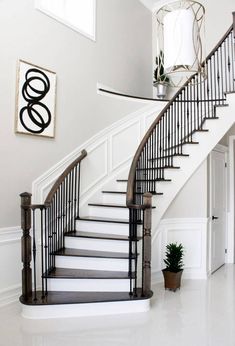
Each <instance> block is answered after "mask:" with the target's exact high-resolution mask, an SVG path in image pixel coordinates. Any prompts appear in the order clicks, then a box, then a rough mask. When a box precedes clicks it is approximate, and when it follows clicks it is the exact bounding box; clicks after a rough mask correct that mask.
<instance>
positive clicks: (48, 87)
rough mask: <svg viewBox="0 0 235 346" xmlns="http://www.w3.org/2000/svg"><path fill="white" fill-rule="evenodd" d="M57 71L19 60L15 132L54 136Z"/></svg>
mask: <svg viewBox="0 0 235 346" xmlns="http://www.w3.org/2000/svg"><path fill="white" fill-rule="evenodd" d="M55 102H56V73H55V72H53V71H50V70H48V69H45V68H43V67H40V66H37V65H34V64H31V63H29V62H27V61H24V60H19V61H18V68H17V81H16V114H15V132H16V133H20V134H25V135H33V136H41V137H48V138H54V137H55V110H56V106H55Z"/></svg>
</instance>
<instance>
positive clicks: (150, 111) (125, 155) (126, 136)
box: [32, 102, 166, 207]
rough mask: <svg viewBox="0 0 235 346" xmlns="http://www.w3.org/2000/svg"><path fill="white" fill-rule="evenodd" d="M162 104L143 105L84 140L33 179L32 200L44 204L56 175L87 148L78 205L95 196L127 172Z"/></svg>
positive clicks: (162, 106)
mask: <svg viewBox="0 0 235 346" xmlns="http://www.w3.org/2000/svg"><path fill="white" fill-rule="evenodd" d="M165 105H166V103H165V102H159V103H154V105H153V104H150V105H147V106H143V107H142V108H141V109H140V110H138V111H137V112H134V113H132V114H130V115H128V116H126V117H124V118H123V119H121V120H119V121H118V122H116V123H114V124H113V125H111V126H109V127H107V128H106V129H104V130H103V131H101V132H100V133H98V134H97V135H95V136H94V137H92V138H91V139H89V140H88V141H87V142H85V143H83V144H82V145H81V146H79V147H78V148H77V149H76V150H74V151H73V152H72V153H71V154H70V155H68V156H67V157H65V158H64V159H63V160H61V161H60V162H59V163H57V164H56V165H55V166H54V167H52V168H51V169H50V170H48V171H47V172H45V173H44V174H43V175H41V176H40V177H39V178H37V179H36V180H35V181H34V182H33V186H32V193H33V202H34V203H43V201H44V200H45V197H46V195H47V194H48V192H49V190H50V188H51V187H52V184H53V183H54V182H55V180H56V179H57V177H58V176H59V175H60V174H61V173H62V172H63V170H64V169H65V168H66V167H67V166H68V165H69V164H70V163H71V162H72V161H73V160H75V159H76V158H77V157H78V156H79V154H80V152H81V150H82V149H86V150H87V153H88V155H87V157H86V158H85V159H84V160H83V162H82V164H81V204H80V206H81V207H82V206H83V205H85V203H86V202H87V200H89V198H90V197H91V196H95V194H96V192H98V191H99V190H100V189H101V187H103V186H105V185H106V184H109V187H110V184H111V185H112V181H113V182H114V183H115V178H116V177H118V176H119V174H120V173H121V172H124V171H125V174H127V173H126V172H127V171H128V168H129V166H130V162H131V159H132V157H133V155H134V154H135V152H136V148H137V147H138V144H139V143H140V141H141V139H142V138H143V136H144V134H145V132H146V130H147V128H148V127H149V126H150V124H151V123H152V121H153V119H154V118H156V117H157V115H158V114H159V113H160V111H161V110H162V109H163V108H164V106H165Z"/></svg>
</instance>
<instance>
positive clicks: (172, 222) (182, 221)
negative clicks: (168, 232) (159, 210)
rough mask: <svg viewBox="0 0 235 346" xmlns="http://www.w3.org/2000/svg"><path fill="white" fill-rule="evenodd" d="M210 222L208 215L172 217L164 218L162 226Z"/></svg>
mask: <svg viewBox="0 0 235 346" xmlns="http://www.w3.org/2000/svg"><path fill="white" fill-rule="evenodd" d="M206 222H208V218H207V217H197V218H172V219H162V220H161V222H160V226H163V225H178V224H181V225H182V224H183V225H184V224H187V225H188V224H191V225H192V224H200V223H202V224H205V223H206Z"/></svg>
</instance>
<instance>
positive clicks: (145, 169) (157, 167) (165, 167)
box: [136, 166, 180, 171]
mask: <svg viewBox="0 0 235 346" xmlns="http://www.w3.org/2000/svg"><path fill="white" fill-rule="evenodd" d="M157 169H180V167H179V166H156V167H151V168H137V169H136V170H137V171H154V170H157Z"/></svg>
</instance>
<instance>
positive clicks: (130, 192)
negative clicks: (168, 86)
mask: <svg viewBox="0 0 235 346" xmlns="http://www.w3.org/2000/svg"><path fill="white" fill-rule="evenodd" d="M233 29H234V25H233V24H232V25H231V26H230V28H229V29H228V30H227V32H226V33H225V35H224V36H223V37H222V39H221V40H220V41H219V43H218V44H217V45H216V47H215V48H214V49H213V50H212V51H211V53H210V54H209V55H208V56H207V58H206V59H205V61H204V63H203V66H204V67H205V65H206V63H207V62H208V61H209V60H210V59H211V58H212V56H213V55H214V54H215V53H216V52H217V50H218V49H219V48H220V47H221V45H222V44H223V43H224V41H225V39H226V38H227V37H228V35H229V34H230V33H231V31H232V30H233ZM197 75H198V74H197V73H195V74H193V75H192V76H191V77H190V78H189V79H188V80H187V81H186V82H185V84H184V85H183V86H182V87H181V88H180V89H179V90H178V91H177V93H176V94H175V95H174V96H173V98H172V99H171V100H170V101H169V102H168V103H167V105H166V106H165V107H164V108H163V110H162V111H161V112H160V114H159V115H158V116H157V118H156V119H155V120H154V122H153V123H152V125H151V126H150V128H149V129H148V131H147V132H146V134H145V136H144V137H143V139H142V141H141V143H140V144H139V146H138V149H137V151H136V153H135V155H134V158H133V160H132V163H131V167H130V170H129V175H128V182H127V194H126V205H127V207H128V208H133V205H134V204H135V203H134V183H135V175H136V169H137V164H138V161H139V158H140V156H141V154H142V152H143V150H144V147H145V145H146V144H147V142H148V140H149V138H150V136H151V135H152V133H153V131H154V129H155V128H156V126H157V125H158V123H159V122H160V120H161V119H162V118H163V117H164V115H165V114H166V111H167V110H169V109H170V107H171V105H173V104H174V102H175V101H176V99H177V98H178V96H179V95H180V94H181V93H182V91H183V90H184V89H185V88H186V86H187V85H189V83H190V82H191V81H192V80H193V79H194V78H195V77H196V76H197ZM212 101H213V100H212ZM199 102H200V100H199Z"/></svg>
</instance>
